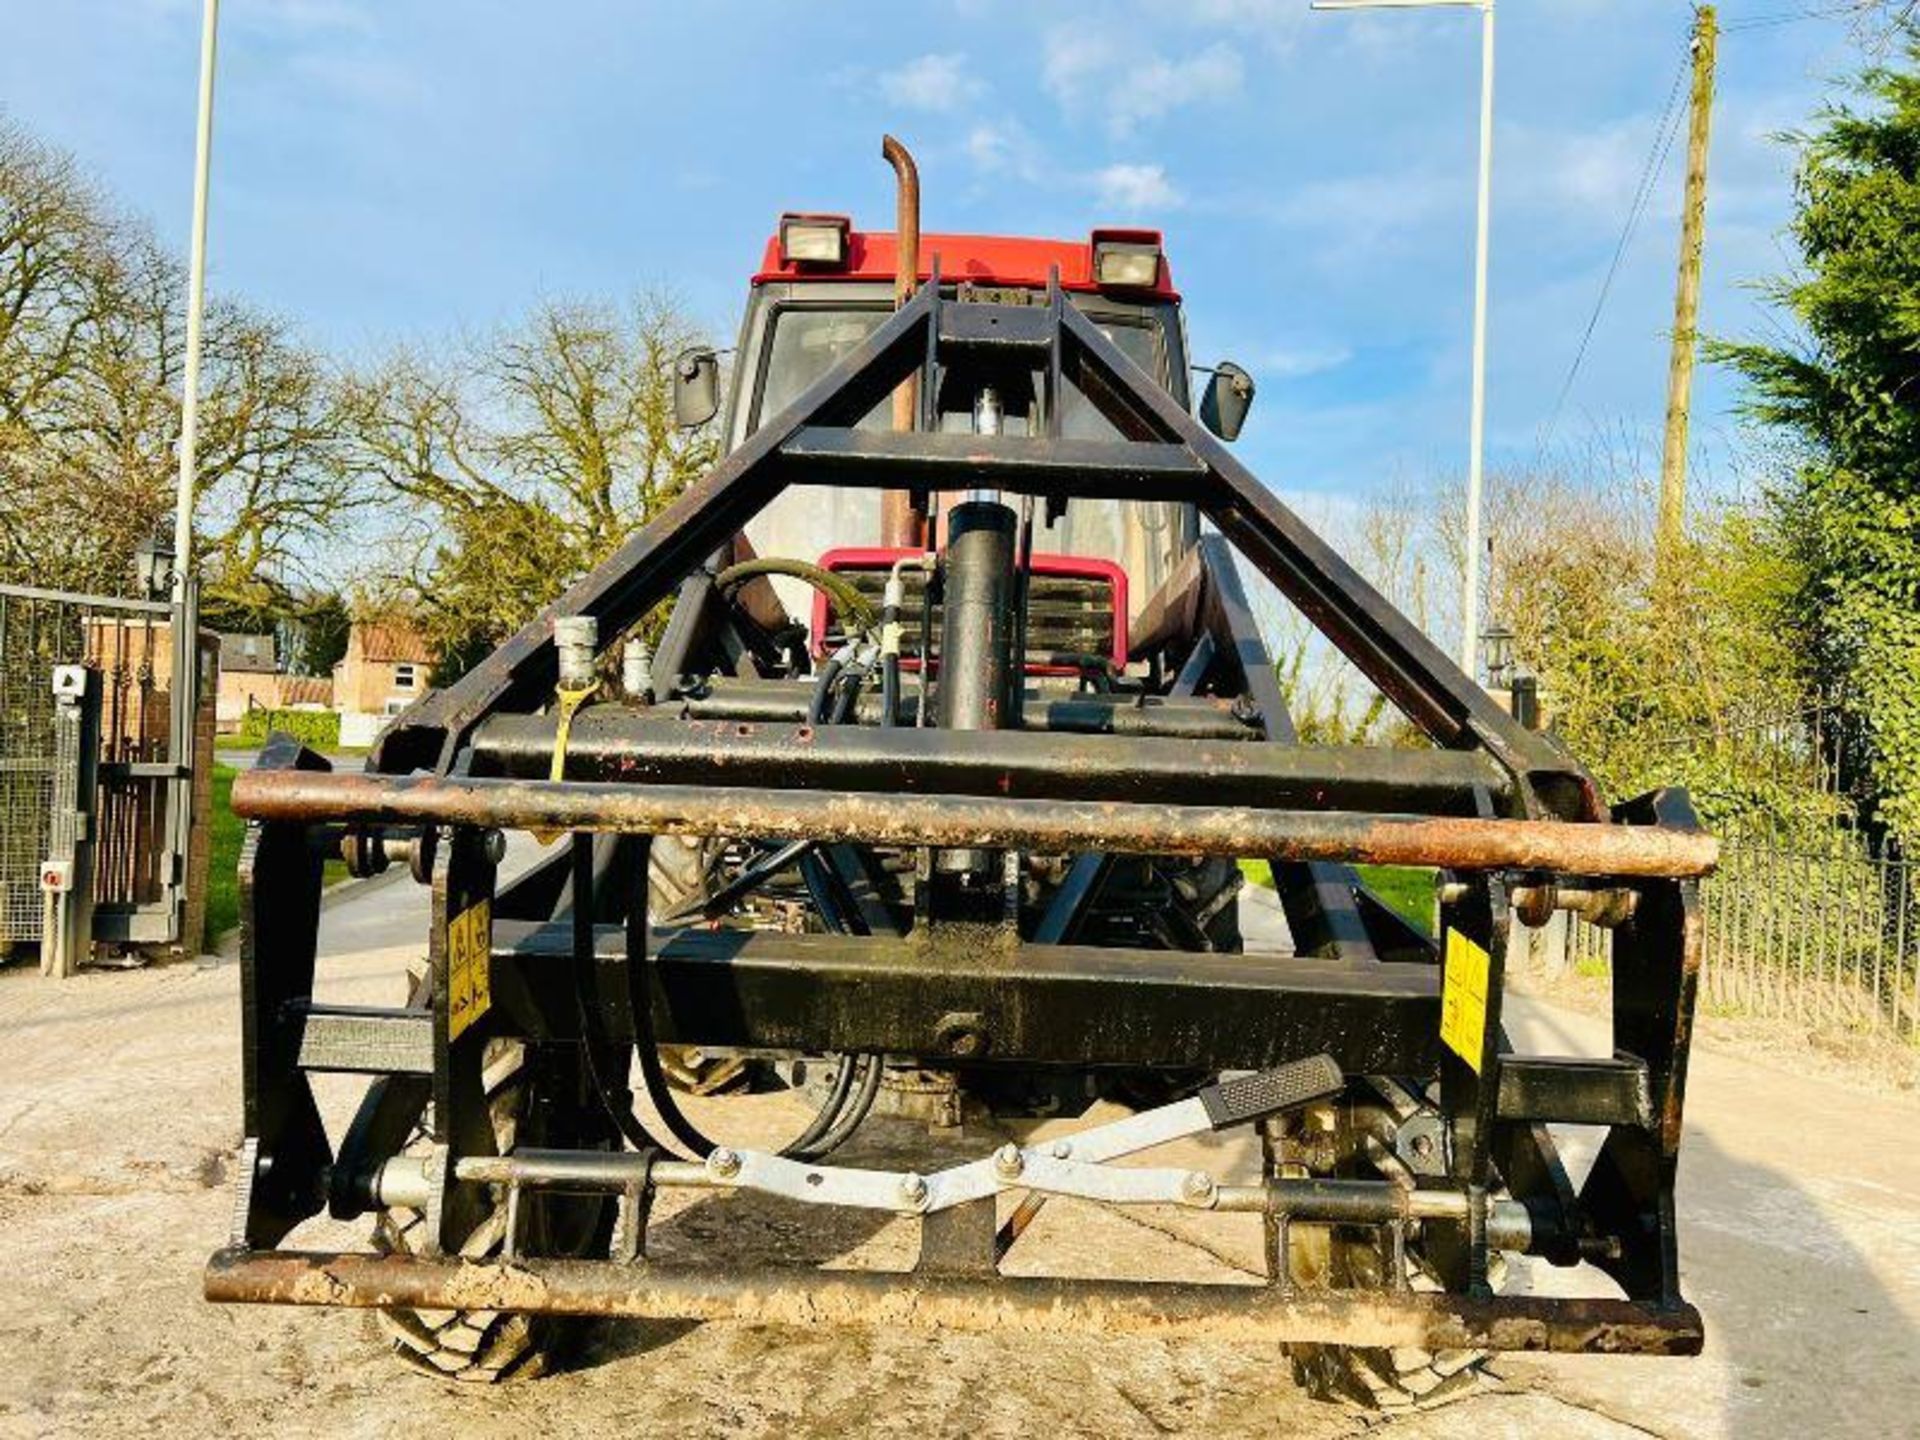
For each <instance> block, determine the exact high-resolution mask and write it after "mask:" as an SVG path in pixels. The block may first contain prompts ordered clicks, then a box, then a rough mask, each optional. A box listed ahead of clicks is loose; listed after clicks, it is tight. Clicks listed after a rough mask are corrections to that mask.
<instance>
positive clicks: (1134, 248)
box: [1093, 234, 1160, 290]
mask: <svg viewBox="0 0 1920 1440" xmlns="http://www.w3.org/2000/svg"><path fill="white" fill-rule="evenodd" d="M1093 278H1094V282H1095V283H1096V284H1098V285H1101V286H1112V287H1113V288H1115V289H1121V290H1151V289H1152V288H1153V287H1154V286H1155V285H1157V284H1159V283H1160V246H1159V245H1158V244H1157V243H1156V242H1153V241H1142V240H1103V239H1101V238H1100V237H1099V236H1098V235H1097V234H1096V235H1095V237H1094V242H1093Z"/></svg>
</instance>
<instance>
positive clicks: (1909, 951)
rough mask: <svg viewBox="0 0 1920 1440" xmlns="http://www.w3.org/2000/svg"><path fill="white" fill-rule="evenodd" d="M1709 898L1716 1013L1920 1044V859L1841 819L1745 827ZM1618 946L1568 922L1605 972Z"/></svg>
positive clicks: (1573, 949) (1568, 958) (1709, 981)
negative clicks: (1803, 830)
mask: <svg viewBox="0 0 1920 1440" xmlns="http://www.w3.org/2000/svg"><path fill="white" fill-rule="evenodd" d="M1700 906H1701V918H1702V921H1703V927H1702V928H1703V940H1704V946H1703V950H1704V953H1703V958H1702V973H1701V992H1700V993H1701V1003H1702V1005H1703V1006H1704V1007H1705V1008H1706V1009H1708V1010H1709V1011H1710V1012H1712V1011H1718V1012H1720V1013H1725V1014H1737V1015H1758V1016H1765V1017H1770V1018H1775V1019H1782V1020H1789V1021H1792V1022H1794V1023H1795V1024H1797V1025H1805V1026H1806V1027H1807V1028H1808V1029H1833V1028H1838V1029H1844V1030H1851V1031H1856V1032H1862V1033H1869V1034H1879V1035H1884V1036H1889V1037H1892V1038H1896V1039H1899V1040H1903V1041H1906V1042H1908V1043H1910V1044H1920V860H1916V859H1915V858H1913V857H1911V856H1909V855H1907V854H1905V853H1903V852H1902V851H1901V850H1900V849H1899V848H1898V847H1896V846H1894V845H1891V844H1877V843H1874V842H1872V841H1870V840H1868V839H1867V837H1865V836H1863V835H1861V834H1859V833H1858V832H1856V831H1852V830H1849V829H1845V828H1840V827H1836V828H1835V829H1834V830H1832V831H1831V832H1830V833H1829V834H1827V835H1825V836H1821V837H1817V838H1813V839H1807V838H1789V837H1784V836H1774V835H1769V834H1766V833H1764V832H1758V831H1754V832H1747V833H1740V832H1735V833H1733V834H1731V835H1728V836H1726V837H1724V838H1723V843H1722V846H1721V851H1720V868H1719V869H1718V870H1717V871H1716V872H1715V873H1714V874H1713V875H1711V876H1709V877H1708V878H1707V879H1706V880H1705V881H1704V882H1702V885H1701V890H1700ZM1611 956H1612V936H1611V934H1610V933H1609V932H1608V931H1606V930H1602V929H1600V928H1598V927H1596V926H1593V925H1588V924H1585V923H1584V922H1580V921H1575V922H1573V923H1572V924H1571V925H1570V926H1569V929H1568V932H1567V938H1566V943H1565V951H1564V960H1563V961H1562V963H1563V964H1565V965H1566V966H1568V967H1570V968H1572V969H1574V970H1576V971H1583V972H1586V973H1605V970H1606V967H1607V966H1608V964H1609V963H1610V960H1611ZM1549 963H1551V961H1549Z"/></svg>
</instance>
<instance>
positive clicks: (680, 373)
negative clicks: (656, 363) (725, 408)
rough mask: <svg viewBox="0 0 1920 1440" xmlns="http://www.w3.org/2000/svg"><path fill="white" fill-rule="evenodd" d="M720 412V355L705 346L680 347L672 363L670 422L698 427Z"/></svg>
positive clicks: (688, 426) (685, 428)
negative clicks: (671, 419) (671, 409)
mask: <svg viewBox="0 0 1920 1440" xmlns="http://www.w3.org/2000/svg"><path fill="white" fill-rule="evenodd" d="M719 413H720V357H719V356H718V355H717V354H715V353H714V352H713V351H712V350H709V349H707V348H706V347H705V346H699V347H696V348H694V349H692V350H682V351H681V352H680V354H679V355H678V356H676V357H675V358H674V362H673V423H674V424H676V425H678V426H679V427H680V428H681V429H682V430H698V429H699V428H700V427H701V426H702V425H704V424H706V423H707V422H708V421H709V420H711V419H713V417H714V416H715V415H717V414H719Z"/></svg>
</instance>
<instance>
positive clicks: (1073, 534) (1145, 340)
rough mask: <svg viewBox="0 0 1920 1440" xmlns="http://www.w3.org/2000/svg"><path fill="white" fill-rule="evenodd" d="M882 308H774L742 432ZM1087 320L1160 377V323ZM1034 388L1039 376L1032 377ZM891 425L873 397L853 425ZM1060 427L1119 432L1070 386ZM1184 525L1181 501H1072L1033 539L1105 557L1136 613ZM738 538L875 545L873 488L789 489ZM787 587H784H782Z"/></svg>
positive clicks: (804, 600) (803, 598)
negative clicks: (1120, 573) (1118, 571)
mask: <svg viewBox="0 0 1920 1440" xmlns="http://www.w3.org/2000/svg"><path fill="white" fill-rule="evenodd" d="M889 313H890V311H889V310H888V309H887V308H885V307H867V308H823V307H817V306H798V305H795V306H782V307H778V308H776V309H774V310H773V312H772V314H771V315H770V316H769V324H770V325H771V327H772V328H771V333H770V334H769V335H768V337H767V341H766V344H765V347H764V350H763V353H764V355H765V357H766V360H765V364H764V367H763V369H762V371H761V376H760V385H759V397H758V402H757V403H756V404H755V405H754V407H753V409H752V411H751V415H752V420H751V428H753V429H758V428H759V426H760V425H762V424H764V423H766V422H767V421H768V420H771V419H772V418H773V417H774V416H776V415H778V414H779V413H780V412H781V411H782V410H784V409H786V408H787V406H789V405H791V404H792V403H793V402H794V401H795V400H796V399H798V398H799V396H800V395H801V394H802V393H803V392H805V391H806V389H807V388H808V387H809V386H810V385H812V384H813V383H814V382H815V381H817V380H818V379H820V377H821V376H823V375H825V374H826V373H827V371H828V370H830V369H831V368H832V367H833V366H834V364H835V363H836V362H838V361H839V360H841V359H843V358H844V357H845V356H846V355H847V354H849V353H850V352H851V351H852V350H854V349H855V348H856V347H857V346H858V345H859V344H860V343H861V342H862V341H864V340H865V339H866V338H867V337H868V336H869V335H871V334H872V333H873V332H874V330H876V329H877V328H878V327H879V326H880V324H881V323H882V322H883V321H884V320H885V319H886V318H887V316H888V314H889ZM1095 323H1096V324H1097V325H1098V326H1099V328H1100V331H1101V333H1102V334H1103V335H1105V336H1106V337H1107V338H1108V339H1110V340H1112V341H1113V342H1114V344H1115V345H1117V346H1118V347H1119V349H1120V351H1121V353H1122V354H1124V355H1126V356H1127V358H1128V359H1130V360H1132V361H1133V362H1134V363H1135V364H1136V365H1138V366H1139V367H1140V368H1141V369H1142V370H1144V371H1145V372H1146V373H1147V374H1148V375H1149V376H1151V377H1152V378H1153V379H1154V380H1155V381H1157V382H1158V383H1160V384H1162V385H1164V384H1165V383H1166V375H1167V352H1166V344H1165V334H1164V331H1163V330H1162V328H1161V325H1160V323H1159V322H1158V321H1157V320H1155V319H1151V318H1148V317H1145V316H1142V317H1141V318H1140V319H1138V320H1130V319H1120V318H1114V317H1106V316H1101V317H1096V319H1095ZM1034 381H1035V389H1036V391H1038V390H1039V389H1040V382H1041V377H1040V376H1038V375H1037V374H1036V376H1035V377H1034ZM891 424H892V408H891V404H890V402H888V401H882V402H881V403H880V404H878V405H876V406H875V407H874V408H873V409H872V410H870V411H868V412H867V414H866V415H865V416H863V417H862V418H861V420H860V422H859V425H858V428H859V429H862V430H884V429H886V428H888V427H889V426H890V425H891ZM970 424H971V419H970V416H968V415H965V414H960V413H955V414H953V415H943V416H942V417H941V428H942V429H962V430H963V429H965V428H967V427H968V426H969V425H970ZM1060 427H1061V433H1062V434H1063V435H1065V436H1067V437H1069V438H1073V439H1089V440H1095V439H1101V440H1104V439H1118V438H1119V432H1118V431H1117V430H1115V428H1114V427H1113V425H1112V424H1111V423H1110V422H1109V421H1108V420H1107V419H1106V417H1105V416H1103V415H1101V414H1100V413H1099V411H1097V410H1096V409H1094V407H1093V405H1092V403H1091V402H1089V401H1088V400H1087V398H1086V397H1085V396H1084V395H1082V394H1080V393H1079V392H1078V391H1077V390H1074V389H1072V387H1068V388H1067V391H1066V393H1065V395H1064V396H1063V397H1062V403H1061V413H1060ZM1193 532H1194V521H1193V518H1192V511H1191V509H1190V508H1189V507H1187V506H1184V505H1179V504H1170V503H1165V502H1159V501H1125V500H1075V501H1074V502H1073V503H1072V504H1070V505H1069V506H1068V507H1067V513H1066V515H1065V516H1064V517H1063V518H1061V519H1060V520H1058V521H1056V522H1055V523H1054V525H1053V527H1052V528H1051V529H1049V530H1039V531H1038V532H1037V533H1036V534H1035V537H1034V546H1035V548H1036V549H1038V550H1042V551H1047V552H1051V553H1055V554H1063V555H1082V556H1092V557H1096V558H1099V559H1103V560H1111V561H1114V562H1115V563H1117V564H1119V565H1120V566H1121V567H1122V568H1123V569H1124V570H1125V571H1126V572H1127V577H1128V583H1129V587H1130V591H1131V600H1132V606H1133V608H1134V609H1136V610H1137V609H1138V608H1139V606H1140V605H1141V604H1143V603H1144V602H1145V601H1146V599H1147V598H1148V597H1149V596H1151V595H1152V594H1153V592H1154V591H1155V590H1156V589H1157V588H1158V587H1159V585H1160V583H1161V582H1162V581H1163V580H1164V579H1165V578H1166V577H1167V575H1168V574H1169V573H1171V571H1172V568H1173V565H1174V562H1175V561H1176V560H1177V559H1178V557H1179V555H1180V553H1181V552H1182V551H1183V550H1184V549H1185V548H1186V546H1188V545H1190V544H1192V543H1193ZM747 534H748V538H749V539H750V540H751V541H752V542H753V547H754V549H755V551H756V552H758V553H759V554H762V555H787V556H796V557H799V558H804V559H813V558H816V557H817V556H819V555H820V554H821V553H822V552H824V551H826V550H830V549H834V548H836V547H840V546H848V545H875V544H878V543H879V538H880V494H879V492H878V491H874V490H831V489H826V488H824V487H812V488H797V489H794V490H790V491H788V492H787V493H786V494H784V495H782V496H781V497H780V498H779V499H778V500H776V501H775V502H774V503H773V504H772V505H771V506H769V507H768V508H767V510H766V511H765V512H764V513H762V514H761V515H760V516H759V518H757V519H756V520H755V521H754V522H753V523H752V524H751V525H749V526H748V527H747ZM777 588H779V589H780V591H781V601H782V603H783V604H785V605H786V606H787V609H788V611H789V613H792V614H796V615H806V614H808V613H810V603H809V600H808V597H807V595H806V592H805V590H804V587H803V586H801V584H800V582H798V581H792V582H786V583H784V584H781V585H779V586H778V587H777ZM789 591H791V593H789Z"/></svg>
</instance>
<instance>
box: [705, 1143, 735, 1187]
mask: <svg viewBox="0 0 1920 1440" xmlns="http://www.w3.org/2000/svg"><path fill="white" fill-rule="evenodd" d="M707 1166H708V1168H709V1169H711V1170H712V1171H713V1173H714V1174H716V1175H719V1176H722V1177H723V1178H727V1179H731V1178H732V1177H733V1176H735V1175H738V1174H739V1173H740V1157H739V1155H737V1154H735V1153H734V1152H733V1151H731V1150H729V1149H727V1147H726V1146H724V1145H718V1146H715V1147H714V1151H713V1153H712V1154H711V1155H709V1156H707Z"/></svg>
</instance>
